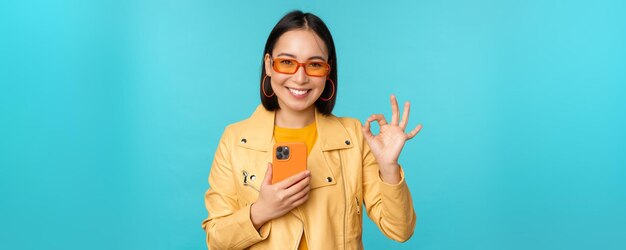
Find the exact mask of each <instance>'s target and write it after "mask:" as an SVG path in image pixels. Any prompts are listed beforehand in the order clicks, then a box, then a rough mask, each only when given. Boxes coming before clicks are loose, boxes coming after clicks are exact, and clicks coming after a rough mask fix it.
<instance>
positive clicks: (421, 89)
mask: <svg viewBox="0 0 626 250" xmlns="http://www.w3.org/2000/svg"><path fill="white" fill-rule="evenodd" d="M292 9H303V10H304V11H311V12H314V13H316V14H318V15H319V16H320V17H322V18H323V19H324V20H325V21H326V22H327V24H328V25H329V27H330V29H331V31H332V32H333V35H334V38H335V41H336V46H337V51H338V62H339V67H338V68H339V101H338V103H337V106H336V109H335V114H336V115H338V116H351V117H355V118H358V119H361V120H364V119H365V118H366V117H367V116H368V115H369V114H371V113H379V112H384V113H385V114H387V115H389V114H390V108H389V104H388V96H389V94H392V93H395V94H397V95H398V98H399V100H400V101H405V100H410V101H411V102H412V103H413V109H412V116H411V121H410V125H411V126H415V125H416V124H417V123H423V124H424V129H423V131H422V133H420V134H419V135H418V136H417V138H416V139H415V140H412V141H410V142H409V144H408V145H407V146H406V148H405V150H404V151H403V154H402V156H401V163H402V164H404V165H405V167H406V169H405V171H406V176H407V182H408V185H409V187H410V188H411V191H412V195H413V199H414V202H415V207H416V212H417V213H418V216H419V221H418V224H417V227H416V229H415V234H414V235H413V237H412V238H411V240H410V241H408V242H406V243H404V244H399V243H395V242H392V241H390V240H388V239H387V238H385V237H384V236H383V235H382V233H380V232H379V231H378V230H377V229H376V228H375V226H373V224H372V223H371V222H369V219H367V218H365V219H364V220H365V221H366V224H365V229H364V237H363V238H364V239H363V240H364V242H365V245H366V247H368V248H371V249H383V248H404V249H626V239H625V238H624V235H626V184H625V179H626V170H625V167H626V156H625V153H624V152H626V147H625V146H626V142H625V141H626V132H625V131H626V129H625V127H626V118H625V116H626V114H625V112H624V110H625V108H626V101H625V99H626V86H625V85H626V70H625V68H626V14H625V13H626V4H625V2H624V1H602V0H595V1H566V0H561V1H559V0H556V1H544V0H531V1H497V0H476V1H459V0H444V1H406V2H395V3H393V2H388V3H383V2H381V1H372V2H362V1H359V2H349V1H248V2H246V1H216V2H213V1H145V0H144V1H141V0H137V1H82V0H75V1H70V0H66V1H28V0H4V1H2V2H0V126H1V130H0V135H1V137H0V150H1V151H0V153H1V155H0V167H1V168H0V249H44V248H47V249H203V248H204V247H205V245H204V244H205V243H204V233H203V231H202V229H201V227H200V222H201V221H202V219H204V217H205V216H206V211H205V208H204V204H203V194H204V192H205V190H206V189H207V188H208V183H207V176H208V173H209V167H210V163H211V160H212V157H213V153H214V151H215V148H216V144H217V140H218V138H219V137H220V135H221V132H222V130H223V128H224V126H226V125H227V124H229V123H232V122H235V121H238V120H241V119H244V118H246V117H247V116H248V115H250V113H251V112H252V111H253V109H254V108H255V107H256V105H257V104H258V103H259V100H258V99H259V97H258V96H259V94H258V92H257V90H258V87H257V84H258V80H259V79H258V77H259V72H260V62H261V58H262V49H263V46H264V43H265V40H266V38H267V35H268V34H269V32H270V30H271V28H272V27H273V25H274V24H275V23H276V21H278V19H279V18H280V17H281V16H282V15H283V14H285V13H286V12H288V11H290V10H292Z"/></svg>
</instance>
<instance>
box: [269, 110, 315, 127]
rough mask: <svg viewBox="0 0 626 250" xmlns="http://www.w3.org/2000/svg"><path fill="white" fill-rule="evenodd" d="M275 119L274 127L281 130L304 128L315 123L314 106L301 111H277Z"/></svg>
mask: <svg viewBox="0 0 626 250" xmlns="http://www.w3.org/2000/svg"><path fill="white" fill-rule="evenodd" d="M275 119H276V120H275V125H276V126H278V127H281V128H304V127H306V126H307V125H309V124H311V123H313V122H314V121H315V106H311V107H309V108H307V109H306V110H303V111H295V110H288V109H279V110H277V111H276V118H275Z"/></svg>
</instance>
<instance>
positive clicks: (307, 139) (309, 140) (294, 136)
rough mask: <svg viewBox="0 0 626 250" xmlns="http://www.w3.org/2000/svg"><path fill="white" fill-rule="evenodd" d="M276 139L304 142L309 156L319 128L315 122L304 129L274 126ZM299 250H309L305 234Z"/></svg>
mask: <svg viewBox="0 0 626 250" xmlns="http://www.w3.org/2000/svg"><path fill="white" fill-rule="evenodd" d="M274 139H275V140H276V142H304V143H305V144H306V150H307V155H308V154H309V153H311V149H312V148H313V145H315V140H317V126H316V124H315V122H313V123H311V124H309V125H307V126H306V127H304V128H281V127H278V126H274ZM298 249H300V250H302V249H309V248H308V245H307V243H306V237H305V236H304V232H303V233H302V239H301V240H300V245H299V246H298Z"/></svg>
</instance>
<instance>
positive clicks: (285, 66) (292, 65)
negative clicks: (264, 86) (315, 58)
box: [274, 59, 298, 74]
mask: <svg viewBox="0 0 626 250" xmlns="http://www.w3.org/2000/svg"><path fill="white" fill-rule="evenodd" d="M297 69H298V62H296V61H294V60H289V59H277V60H276V61H274V70H276V71H278V72H280V73H286V74H293V73H296V70H297Z"/></svg>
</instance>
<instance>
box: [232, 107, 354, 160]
mask: <svg viewBox="0 0 626 250" xmlns="http://www.w3.org/2000/svg"><path fill="white" fill-rule="evenodd" d="M275 115H276V112H275V111H267V110H266V109H265V108H264V107H263V105H259V106H258V107H257V108H256V110H255V111H254V113H253V114H252V116H250V118H249V119H248V120H247V122H246V125H245V126H244V129H243V131H242V132H241V138H238V140H239V143H237V145H240V146H242V147H246V148H250V149H255V150H259V151H269V150H271V147H272V145H273V144H274V118H275ZM315 122H316V126H317V136H318V139H317V143H319V147H320V148H321V149H322V151H327V150H335V149H344V148H351V147H352V145H353V143H352V138H351V137H350V135H349V134H348V131H347V130H346V128H345V127H344V126H343V124H342V123H341V121H339V119H338V118H337V117H336V116H334V115H327V116H326V115H323V114H322V113H320V112H319V111H318V110H317V108H316V109H315Z"/></svg>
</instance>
